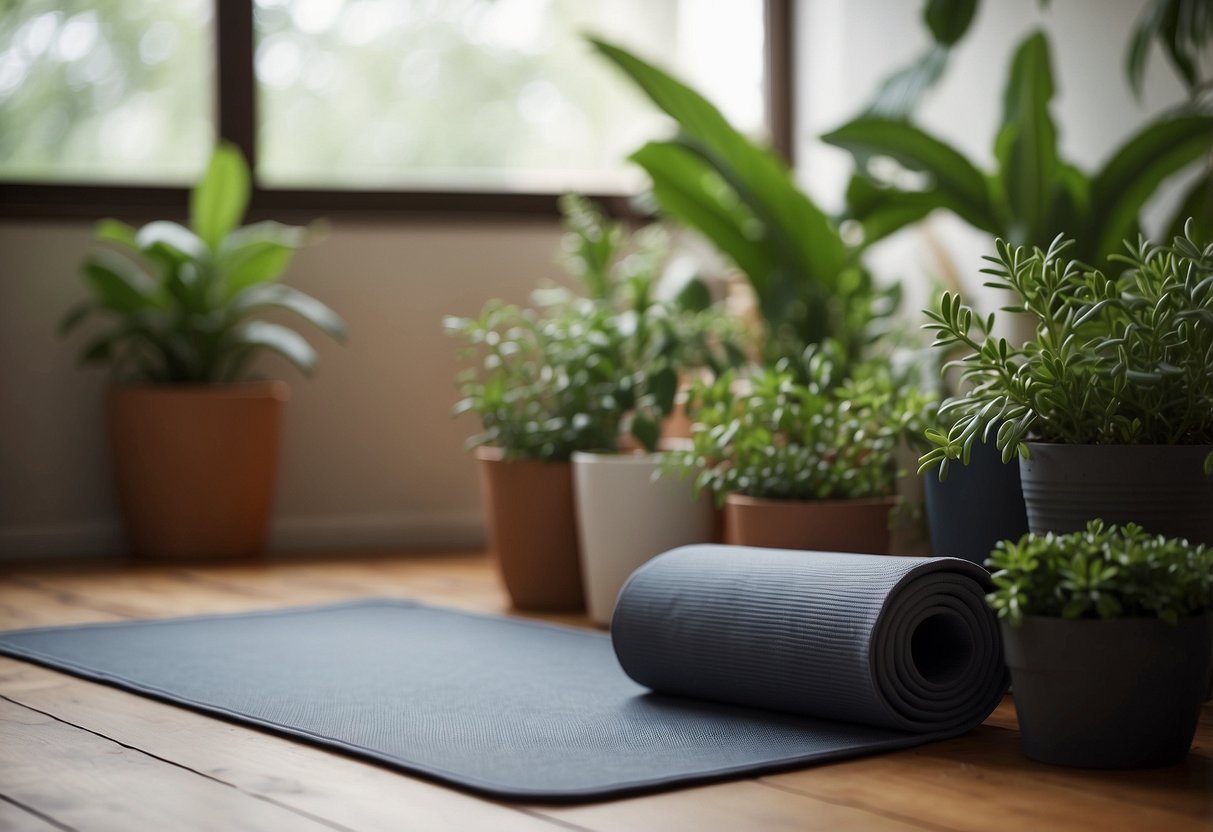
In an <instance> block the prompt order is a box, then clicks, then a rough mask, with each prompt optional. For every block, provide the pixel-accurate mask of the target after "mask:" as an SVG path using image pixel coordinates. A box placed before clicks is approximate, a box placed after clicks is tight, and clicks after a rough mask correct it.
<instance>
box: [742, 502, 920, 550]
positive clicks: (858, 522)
mask: <svg viewBox="0 0 1213 832" xmlns="http://www.w3.org/2000/svg"><path fill="white" fill-rule="evenodd" d="M896 502H897V498H895V497H878V498H875V499H870V500H766V499H761V498H758V497H746V496H743V495H741V494H730V495H728V496H727V497H726V498H725V502H724V514H725V520H724V530H725V542H726V543H731V544H734V545H737V546H761V547H766V548H771V549H807V550H811V551H818V552H860V553H870V554H888V553H889V510H890V509H892V508H893V506H894V505H895V504H896Z"/></svg>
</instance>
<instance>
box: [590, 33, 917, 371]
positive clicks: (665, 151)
mask: <svg viewBox="0 0 1213 832" xmlns="http://www.w3.org/2000/svg"><path fill="white" fill-rule="evenodd" d="M592 43H593V44H594V46H595V48H596V49H597V50H598V52H599V53H600V54H602V55H603V56H604V57H605V58H607V59H608V60H609V61H611V62H612V63H613V64H614V65H615V66H616V67H618V68H619V69H620V70H621V71H622V72H624V74H626V75H627V76H628V78H630V79H631V80H632V81H633V82H634V83H635V84H636V85H637V86H638V87H639V88H640V89H641V90H642V91H643V92H644V93H645V94H646V95H647V96H648V97H649V98H650V99H651V100H652V101H653V103H654V104H655V105H657V106H658V107H659V108H661V109H662V110H663V111H664V112H665V113H666V114H667V115H669V116H670V117H671V118H672V119H674V121H675V122H676V123H677V125H678V132H677V134H676V135H675V136H674V137H673V138H670V139H667V140H664V141H653V142H649V143H648V144H646V145H644V146H643V147H642V148H640V149H639V150H637V151H636V152H635V153H633V154H632V155H631V159H632V161H634V162H636V163H637V164H638V165H640V166H641V167H642V168H643V169H644V170H645V172H646V173H647V174H648V175H649V178H650V180H651V181H652V195H653V198H654V199H655V200H656V202H657V205H658V207H659V208H660V210H661V211H662V212H663V213H664V214H666V215H667V216H669V217H671V218H672V219H674V220H676V221H677V222H680V223H682V224H683V225H685V226H687V227H688V228H691V229H693V230H695V231H697V232H699V233H700V234H702V235H703V236H704V237H706V238H707V239H708V240H709V241H710V242H711V243H712V244H713V245H715V246H716V248H717V249H719V251H720V252H721V253H722V254H723V255H724V256H725V257H727V258H729V259H731V260H732V261H733V263H734V264H736V266H737V268H738V269H740V270H741V272H743V273H744V274H745V275H746V277H747V278H748V279H749V282H750V284H751V286H753V288H754V292H755V294H756V295H757V298H758V305H759V309H760V311H761V313H762V316H763V318H764V320H765V322H766V325H767V329H768V332H767V337H766V342H765V347H766V357H767V358H769V359H771V360H775V359H777V358H779V357H783V356H797V355H799V354H800V352H801V351H803V349H804V348H805V346H806V345H815V344H822V343H824V342H826V341H833V342H835V343H837V344H839V345H841V348H842V351H843V355H844V356H845V358H846V360H848V361H858V360H860V358H861V357H862V356H863V355H864V354H865V352H866V350H867V347H868V345H869V344H870V343H871V341H872V340H873V339H874V338H875V337H876V336H877V335H878V334H879V332H880V327H881V322H882V321H883V320H885V319H887V318H888V317H889V316H890V315H891V314H892V313H893V312H894V311H895V309H896V307H897V305H898V302H899V300H900V287H899V286H898V285H896V284H894V285H893V286H890V287H888V288H887V289H881V288H878V287H876V286H875V284H874V283H873V280H872V277H871V275H870V274H869V273H868V271H867V270H866V269H864V268H863V266H862V265H861V264H860V263H859V262H858V260H857V257H856V253H855V252H854V251H852V250H851V249H849V248H848V247H847V245H846V243H844V241H843V239H842V237H841V235H840V234H839V231H838V227H837V226H836V225H835V224H834V222H833V221H832V220H831V219H830V218H829V217H828V216H827V215H826V214H825V212H824V211H822V210H821V209H820V208H819V207H818V206H817V205H816V204H815V203H814V202H813V201H812V200H811V199H810V198H809V197H808V196H807V195H805V194H804V193H803V192H802V191H801V190H800V189H799V188H797V187H796V184H795V181H794V179H793V176H792V173H791V171H789V170H788V168H787V166H786V165H785V164H784V163H783V162H782V161H781V160H780V159H779V158H778V157H777V156H776V155H775V154H774V153H773V152H771V151H770V150H768V149H767V148H765V147H761V146H759V145H758V144H756V143H755V142H753V141H751V140H750V139H749V138H747V137H746V136H744V135H743V134H742V133H741V132H739V131H738V130H737V129H736V128H734V127H733V126H732V125H731V124H729V122H728V120H727V119H726V118H725V117H724V115H723V114H722V113H721V112H720V111H719V110H718V109H717V108H716V107H715V106H713V105H712V104H711V102H709V101H708V100H707V99H705V98H704V97H703V96H701V95H700V94H699V93H698V92H696V91H695V90H693V89H691V88H690V87H688V86H687V85H685V84H683V83H681V82H680V81H678V80H676V79H674V78H673V77H671V76H670V75H668V74H667V73H665V72H663V71H662V70H660V69H658V68H657V67H655V66H653V65H651V64H649V63H647V62H645V61H643V60H641V59H640V58H638V57H637V56H635V55H633V54H632V53H630V52H628V51H627V50H625V49H621V48H619V47H618V46H613V45H611V44H608V43H604V42H602V41H599V40H592Z"/></svg>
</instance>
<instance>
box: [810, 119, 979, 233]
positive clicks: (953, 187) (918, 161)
mask: <svg viewBox="0 0 1213 832" xmlns="http://www.w3.org/2000/svg"><path fill="white" fill-rule="evenodd" d="M821 138H822V141H824V142H826V143H827V144H832V145H834V146H835V147H841V148H842V149H843V150H846V151H849V152H850V153H852V154H856V153H865V154H868V155H871V156H888V157H890V158H892V159H895V160H896V161H897V162H899V163H901V164H902V165H903V166H905V167H906V168H908V169H910V170H913V171H918V172H921V173H925V174H928V175H929V176H930V177H931V179H932V180H933V183H932V187H933V190H934V191H935V193H936V194H937V198H938V199H939V201H940V203H941V205H943V206H946V207H947V208H948V209H949V210H951V211H954V212H955V213H956V214H958V215H960V216H961V217H962V218H963V219H964V220H965V221H966V222H968V223H969V224H971V225H974V226H976V227H977V228H981V229H984V230H986V231H989V232H991V233H997V231H998V225H997V223H996V222H995V218H994V216H993V211H992V209H991V206H990V196H989V190H988V187H987V185H986V179H985V176H983V175H982V173H981V171H979V170H978V169H977V168H976V167H974V166H973V163H972V162H970V161H969V160H968V159H966V158H965V157H964V156H963V155H961V154H960V152H959V151H957V150H955V149H954V148H952V147H951V146H949V145H948V144H946V143H944V142H942V141H940V140H939V139H937V138H935V137H934V136H931V135H929V134H927V133H926V132H924V131H923V130H920V129H919V128H917V127H915V126H913V125H910V124H905V123H903V122H900V121H894V120H891V119H885V118H874V117H860V118H857V119H855V120H853V121H851V122H848V123H847V124H844V125H843V126H841V127H839V128H838V129H837V130H834V131H832V132H830V133H827V134H826V135H824V136H822V137H821Z"/></svg>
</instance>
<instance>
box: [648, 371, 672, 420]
mask: <svg viewBox="0 0 1213 832" xmlns="http://www.w3.org/2000/svg"><path fill="white" fill-rule="evenodd" d="M648 387H649V392H650V393H652V394H653V399H654V400H655V401H656V403H657V409H658V410H659V411H661V414H662V415H663V416H664V415H667V414H669V413H670V411H672V410H673V409H674V399H675V398H676V397H677V395H678V373H676V372H675V371H674V369H673V368H672V367H662V368H661V369H660V370H658V371H657V372H656V373H654V374H653V375H652V376H651V377H650V378H649V383H648Z"/></svg>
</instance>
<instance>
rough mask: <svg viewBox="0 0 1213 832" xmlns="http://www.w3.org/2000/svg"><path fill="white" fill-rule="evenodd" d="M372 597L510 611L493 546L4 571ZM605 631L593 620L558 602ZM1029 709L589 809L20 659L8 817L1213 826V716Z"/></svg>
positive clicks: (182, 606) (188, 598)
mask: <svg viewBox="0 0 1213 832" xmlns="http://www.w3.org/2000/svg"><path fill="white" fill-rule="evenodd" d="M368 596H380V597H411V598H419V599H421V600H425V601H428V602H431V603H437V604H446V605H450V606H455V607H460V608H463V609H468V610H475V611H480V612H496V613H503V614H516V613H514V612H513V611H511V610H509V608H508V606H507V604H506V601H505V598H504V595H503V593H502V592H501V589H500V587H499V585H498V582H497V578H496V577H495V575H494V572H493V570H492V567H491V564H490V562H489V561H488V559H487V558H486V557H485V556H484V555H481V554H477V553H466V554H454V555H418V556H398V557H375V558H362V557H360V558H357V559H352V560H351V559H340V558H331V559H327V560H326V559H316V558H309V559H301V560H298V561H290V562H273V561H267V562H259V563H241V564H199V563H194V564H166V565H162V566H161V565H146V564H143V565H140V564H132V565H127V566H124V567H121V568H114V567H107V566H104V565H96V564H90V565H85V566H73V565H70V564H56V565H54V566H48V567H38V566H33V567H23V568H12V567H9V568H5V569H3V570H0V628H3V629H8V628H16V627H28V626H48V625H55V624H69V623H79V622H83V621H106V620H115V619H121V618H134V617H157V616H167V615H188V614H195V613H211V612H238V611H244V610H251V609H265V608H270V607H275V606H284V605H299V604H315V603H329V602H336V601H341V600H346V599H352V598H363V597H368ZM540 618H543V619H544V620H550V621H558V622H562V623H569V624H579V625H586V624H587V623H588V622H586V620H585V619H584V618H583V617H581V616H569V615H554V616H540ZM1015 728H1016V720H1015V713H1014V707H1013V704H1012V703H1011V702H1010V700H1007V701H1006V702H1004V703H1003V704H1002V705H1001V706H1000V707H999V708H998V710H996V711H995V713H994V714H993V715H992V716H991V718H990V719H989V720H988V721H987V724H986V725H985V726H983V727H982V728H980V729H979V730H978V731H976V732H975V733H973V734H971V735H969V736H966V737H960V738H957V739H954V740H949V741H947V742H943V743H936V744H932V745H928V746H924V747H922V748H918V749H913V750H910V751H905V752H901V753H897V754H888V755H881V756H876V757H871V758H865V759H860V760H852V761H847V762H842V763H835V764H831V765H826V766H818V767H814V768H808V769H802V770H799V771H792V772H787V773H783V774H778V775H773V776H768V777H761V778H756V779H748V780H739V781H734V782H730V783H723V784H717V785H711V786H703V787H697V788H691V789H683V790H679V791H674V792H666V793H661V794H655V795H649V796H643V797H637V798H630V799H625V800H616V801H608V802H603V803H595V804H587V805H579V806H565V807H553V806H527V805H510V804H505V803H499V802H495V801H491V800H484V799H481V798H478V797H475V796H472V795H469V794H466V793H463V792H461V791H458V790H454V789H450V788H446V787H443V786H439V785H437V784H434V783H431V782H428V781H425V780H421V779H417V778H413V777H407V776H404V775H401V774H399V773H398V772H395V771H393V770H390V769H387V768H384V767H381V766H377V765H373V764H370V763H366V762H362V761H360V760H357V759H354V758H351V757H348V756H345V755H342V754H338V753H334V752H330V751H326V750H323V749H320V748H317V747H314V746H311V745H306V744H302V743H299V742H296V741H294V740H290V739H286V738H283V737H280V736H277V735H274V734H270V733H267V732H263V731H258V730H254V729H251V728H246V727H243V726H238V725H234V724H230V723H227V722H223V721H220V720H215V719H212V718H210V717H206V716H203V715H201V714H197V713H194V712H191V711H187V710H184V709H181V708H177V707H174V706H171V705H167V704H164V703H160V702H156V701H153V700H149V699H146V698H143V697H139V696H135V695H134V694H130V693H126V692H124V691H121V690H118V689H116V688H111V687H107V686H105V685H100V684H96V683H92V682H87V681H84V680H82V679H77V678H75V677H72V676H67V675H64V674H61V673H58V672H55V671H52V670H48V669H45V668H41V667H37V666H34V665H30V664H26V663H24V662H19V661H15V660H11V659H0V830H3V829H14V830H25V829H29V830H39V831H40V832H45V830H48V829H60V828H63V829H81V830H85V829H102V830H106V829H121V830H124V832H126V830H141V829H155V830H159V829H225V830H226V829H235V830H240V829H250V830H252V829H257V830H275V832H277V830H283V829H286V830H290V829H302V830H309V829H349V830H358V831H359V832H361V830H396V829H457V830H463V829H471V830H476V829H488V830H505V832H511V830H530V829H540V830H542V829H559V828H571V829H588V830H616V829H626V830H633V829H634V830H662V832H665V830H680V829H690V830H694V832H709V831H710V830H747V829H771V830H775V829H788V830H792V829H796V830H802V829H804V830H814V829H821V830H884V829H887V830H924V829H925V830H957V831H958V832H959V830H968V829H989V830H1018V829H1041V830H1045V829H1074V830H1101V832H1102V830H1119V829H1126V830H1128V829H1150V830H1153V829H1160V830H1167V831H1168V832H1170V831H1171V830H1176V832H1180V831H1181V830H1189V829H1200V830H1209V829H1213V711H1211V710H1210V709H1209V708H1206V709H1205V711H1204V715H1203V721H1202V724H1201V727H1200V730H1199V733H1198V735H1197V740H1196V745H1195V748H1194V750H1193V753H1192V754H1191V755H1190V756H1189V758H1188V760H1187V761H1186V762H1185V763H1184V765H1182V766H1179V767H1177V768H1172V769H1166V770H1161V771H1152V772H1086V771H1076V770H1071V769H1059V768H1054V767H1050V766H1043V765H1038V764H1034V763H1031V762H1030V761H1028V760H1026V759H1025V758H1024V757H1023V755H1022V753H1021V752H1020V750H1019V745H1018V734H1017V732H1016V731H1015Z"/></svg>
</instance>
